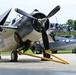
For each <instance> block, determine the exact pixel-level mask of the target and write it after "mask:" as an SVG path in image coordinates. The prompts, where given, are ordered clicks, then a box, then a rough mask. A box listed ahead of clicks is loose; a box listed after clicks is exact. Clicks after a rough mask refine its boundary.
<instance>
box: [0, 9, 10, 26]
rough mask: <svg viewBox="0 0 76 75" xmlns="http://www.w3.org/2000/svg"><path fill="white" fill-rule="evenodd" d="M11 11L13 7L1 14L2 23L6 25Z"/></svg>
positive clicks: (0, 21)
mask: <svg viewBox="0 0 76 75" xmlns="http://www.w3.org/2000/svg"><path fill="white" fill-rule="evenodd" d="M10 12H11V9H9V10H7V11H6V12H5V13H3V14H2V15H0V25H4V23H5V21H6V19H7V17H8V15H9V13H10Z"/></svg>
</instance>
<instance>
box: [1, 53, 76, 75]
mask: <svg viewBox="0 0 76 75" xmlns="http://www.w3.org/2000/svg"><path fill="white" fill-rule="evenodd" d="M55 55H56V56H59V57H61V58H63V59H65V60H67V61H68V62H69V63H70V64H61V63H56V62H52V61H41V60H40V59H38V58H34V57H30V56H25V55H19V60H18V62H9V60H10V55H2V59H1V60H0V75H76V54H55ZM39 56H42V55H39ZM53 59H54V58H53Z"/></svg>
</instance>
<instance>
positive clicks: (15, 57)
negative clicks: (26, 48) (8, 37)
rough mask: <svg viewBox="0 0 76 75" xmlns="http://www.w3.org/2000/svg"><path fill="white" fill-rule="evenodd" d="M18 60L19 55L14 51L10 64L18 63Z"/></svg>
mask: <svg viewBox="0 0 76 75" xmlns="http://www.w3.org/2000/svg"><path fill="white" fill-rule="evenodd" d="M17 59H18V54H17V51H16V50H14V51H12V53H11V60H10V62H17Z"/></svg>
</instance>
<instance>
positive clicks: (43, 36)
mask: <svg viewBox="0 0 76 75" xmlns="http://www.w3.org/2000/svg"><path fill="white" fill-rule="evenodd" d="M41 33H42V40H43V44H44V48H45V50H50V48H49V41H48V37H47V34H46V30H45V28H44V27H43V28H42V31H41ZM44 57H47V58H50V55H49V54H47V53H45V51H44Z"/></svg>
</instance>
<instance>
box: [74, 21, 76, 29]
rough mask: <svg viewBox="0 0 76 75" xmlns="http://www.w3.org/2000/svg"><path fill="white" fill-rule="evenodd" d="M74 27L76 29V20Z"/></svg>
mask: <svg viewBox="0 0 76 75" xmlns="http://www.w3.org/2000/svg"><path fill="white" fill-rule="evenodd" d="M74 29H75V30H76V20H74Z"/></svg>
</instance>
